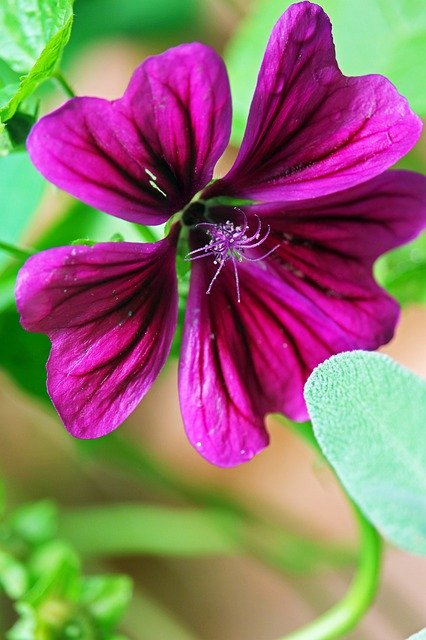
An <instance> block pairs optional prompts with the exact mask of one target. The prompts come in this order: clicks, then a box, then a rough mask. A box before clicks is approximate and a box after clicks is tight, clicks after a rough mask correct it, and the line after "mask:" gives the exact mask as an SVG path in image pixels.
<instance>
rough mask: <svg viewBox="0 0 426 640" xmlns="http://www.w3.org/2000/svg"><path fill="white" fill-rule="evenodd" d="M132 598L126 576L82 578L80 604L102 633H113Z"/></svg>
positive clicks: (129, 582) (130, 583) (129, 583)
mask: <svg viewBox="0 0 426 640" xmlns="http://www.w3.org/2000/svg"><path fill="white" fill-rule="evenodd" d="M131 597H132V581H131V580H130V578H128V577H127V576H93V577H90V578H84V580H83V585H82V593H81V597H80V603H81V604H82V605H83V606H84V607H85V608H86V609H87V611H89V613H90V614H91V615H92V616H93V619H94V620H95V622H96V624H97V626H99V627H100V628H101V629H102V631H103V632H104V633H106V632H110V631H113V630H114V628H115V627H116V625H117V624H118V622H119V621H120V620H121V618H122V617H123V615H124V612H125V610H126V608H127V606H128V604H129V602H130V600H131Z"/></svg>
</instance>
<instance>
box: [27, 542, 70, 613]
mask: <svg viewBox="0 0 426 640" xmlns="http://www.w3.org/2000/svg"><path fill="white" fill-rule="evenodd" d="M28 568H29V571H30V574H31V577H32V582H33V586H32V587H31V589H30V590H29V591H28V593H26V595H25V601H26V602H27V603H29V604H30V605H31V606H33V607H39V606H40V604H41V603H43V602H45V601H46V600H48V599H55V600H56V599H60V600H64V601H66V600H71V601H73V600H77V598H78V596H79V593H80V588H81V583H80V562H79V559H78V557H77V555H76V553H75V552H74V550H73V549H72V548H71V547H70V546H69V545H68V544H66V543H65V542H62V541H61V540H52V541H51V542H47V543H46V544H44V545H43V546H41V547H39V548H38V549H37V550H36V551H35V552H34V554H33V555H32V557H31V558H30V561H29V563H28Z"/></svg>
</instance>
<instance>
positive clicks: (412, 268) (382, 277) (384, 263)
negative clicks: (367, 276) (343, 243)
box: [374, 233, 426, 306]
mask: <svg viewBox="0 0 426 640" xmlns="http://www.w3.org/2000/svg"><path fill="white" fill-rule="evenodd" d="M374 271H375V275H376V278H377V280H378V282H379V283H380V284H381V285H382V286H383V287H384V288H385V289H386V290H387V291H389V293H390V294H391V295H392V296H393V297H394V298H396V299H397V300H398V302H399V303H400V304H401V305H402V306H407V305H409V304H415V303H417V304H426V233H423V234H422V235H421V236H419V237H418V238H417V239H416V240H414V242H411V243H410V244H407V245H405V246H404V247H399V248H398V249H395V250H394V251H391V252H390V253H387V254H386V255H384V256H382V257H381V258H380V259H379V260H378V261H377V262H376V264H375V266H374Z"/></svg>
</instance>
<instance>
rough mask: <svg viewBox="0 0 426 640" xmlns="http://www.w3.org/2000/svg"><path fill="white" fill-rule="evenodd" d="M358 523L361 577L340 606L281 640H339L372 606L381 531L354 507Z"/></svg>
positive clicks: (375, 590)
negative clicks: (379, 532) (337, 639)
mask: <svg viewBox="0 0 426 640" xmlns="http://www.w3.org/2000/svg"><path fill="white" fill-rule="evenodd" d="M352 506H353V509H354V511H355V515H356V518H357V521H358V526H359V530H360V538H361V548H360V560H359V565H358V569H357V573H356V575H355V577H354V579H353V581H352V584H351V586H350V587H349V590H348V591H347V593H346V595H345V596H344V597H343V599H342V600H340V602H338V603H337V604H336V605H334V606H333V607H331V609H329V610H328V611H327V612H326V613H324V614H323V615H322V616H320V617H319V618H317V619H316V620H314V622H312V623H310V624H308V625H307V626H305V627H303V628H302V629H299V630H298V631H295V632H294V633H290V635H287V636H284V637H283V638H281V640H335V639H336V638H342V637H344V636H345V635H346V633H348V632H349V631H350V630H351V629H353V628H354V627H355V626H356V624H357V623H358V622H359V620H360V619H361V618H362V616H363V615H364V613H365V612H366V611H367V609H368V608H369V606H370V605H371V603H372V601H373V600H374V597H375V595H376V592H377V587H378V582H379V574H380V562H381V540H380V537H379V535H378V533H377V531H376V530H375V529H374V527H372V525H371V524H370V523H369V522H368V521H367V520H366V519H365V518H364V516H363V515H362V513H361V512H360V511H359V510H358V508H357V507H356V506H355V505H352Z"/></svg>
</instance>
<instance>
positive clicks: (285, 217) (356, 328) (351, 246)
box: [250, 171, 426, 349]
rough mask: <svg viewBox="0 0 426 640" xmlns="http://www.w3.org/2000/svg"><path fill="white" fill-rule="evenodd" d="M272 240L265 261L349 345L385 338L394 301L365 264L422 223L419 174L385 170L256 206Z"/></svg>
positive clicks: (425, 209) (425, 196)
mask: <svg viewBox="0 0 426 640" xmlns="http://www.w3.org/2000/svg"><path fill="white" fill-rule="evenodd" d="M250 213H251V215H252V214H257V215H258V216H259V217H260V218H261V220H262V223H263V224H268V225H270V227H271V233H270V235H269V237H268V238H267V241H266V242H265V243H264V244H263V246H262V249H263V250H264V251H267V250H268V249H271V248H272V247H274V246H277V245H278V247H277V248H276V249H275V251H274V252H273V253H272V254H271V256H270V258H269V259H268V260H267V262H266V265H265V268H266V269H267V270H268V272H269V273H271V274H273V275H274V276H275V277H278V278H280V279H281V280H282V281H283V282H285V283H286V284H288V285H289V286H290V287H291V288H292V289H293V290H294V291H295V292H298V293H299V294H301V295H302V296H304V297H305V298H306V300H307V301H309V302H311V303H312V304H314V305H316V307H317V308H318V309H319V310H321V311H322V312H323V313H325V314H326V315H327V316H329V318H331V319H332V321H333V323H334V324H335V325H336V326H338V327H340V329H341V330H342V331H343V332H345V333H346V334H347V335H348V338H350V340H351V348H363V349H376V348H377V347H379V346H380V345H382V344H385V343H386V342H388V341H389V340H390V339H391V338H392V336H393V332H394V330H395V325H396V322H397V319H398V305H397V304H396V302H395V301H394V300H393V299H392V298H390V297H389V296H388V294H387V293H386V292H385V291H384V290H382V289H381V288H380V287H379V286H378V285H377V284H376V282H375V281H374V279H373V274H372V267H373V263H374V261H375V260H376V258H378V257H379V256H380V255H381V254H383V253H384V252H386V251H388V250H390V249H392V248H394V247H397V246H399V245H401V244H403V243H405V242H408V241H409V240H412V239H413V238H415V237H416V235H417V234H418V233H419V232H420V231H421V230H422V229H424V228H425V227H426V177H425V176H421V175H419V174H416V173H411V172H409V171H389V172H387V173H384V174H382V175H381V176H378V177H376V178H374V179H372V180H370V181H369V182H366V183H364V184H362V185H358V186H357V187H353V188H352V189H349V190H347V191H342V192H340V193H337V194H333V195H328V196H323V197H320V198H317V199H315V200H306V201H300V202H289V203H286V204H281V205H280V204H275V205H272V204H271V205H258V206H256V207H252V208H251V210H250Z"/></svg>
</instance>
